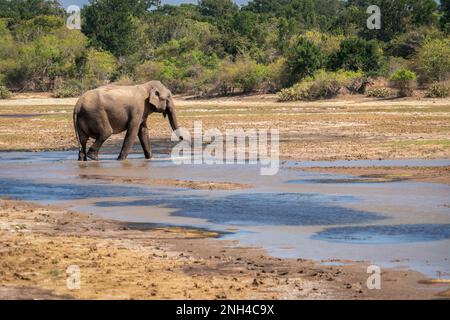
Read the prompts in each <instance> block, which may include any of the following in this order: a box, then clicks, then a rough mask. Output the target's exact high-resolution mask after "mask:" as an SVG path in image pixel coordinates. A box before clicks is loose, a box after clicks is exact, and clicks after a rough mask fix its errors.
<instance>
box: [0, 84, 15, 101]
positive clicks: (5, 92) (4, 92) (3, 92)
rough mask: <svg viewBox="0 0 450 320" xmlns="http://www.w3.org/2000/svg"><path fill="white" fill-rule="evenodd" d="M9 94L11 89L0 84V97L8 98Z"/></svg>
mask: <svg viewBox="0 0 450 320" xmlns="http://www.w3.org/2000/svg"><path fill="white" fill-rule="evenodd" d="M11 96H12V93H11V91H9V89H8V88H7V87H5V86H2V85H0V99H9V98H11Z"/></svg>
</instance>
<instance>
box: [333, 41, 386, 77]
mask: <svg viewBox="0 0 450 320" xmlns="http://www.w3.org/2000/svg"><path fill="white" fill-rule="evenodd" d="M382 55H383V54H382V50H381V49H380V48H379V46H378V44H377V42H376V41H373V40H372V41H366V40H364V39H360V38H351V39H344V40H343V41H342V42H341V44H340V48H339V51H338V52H337V53H336V54H334V56H333V57H331V58H330V63H329V64H330V67H331V69H333V70H337V69H345V70H353V71H357V70H362V71H364V72H366V73H376V72H378V71H379V70H380V69H381V67H382Z"/></svg>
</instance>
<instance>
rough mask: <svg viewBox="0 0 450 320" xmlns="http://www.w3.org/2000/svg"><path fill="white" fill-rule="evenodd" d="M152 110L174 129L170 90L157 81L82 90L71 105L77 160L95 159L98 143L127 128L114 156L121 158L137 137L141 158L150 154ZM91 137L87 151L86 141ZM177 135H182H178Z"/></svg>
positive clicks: (96, 157) (99, 145)
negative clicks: (166, 120) (139, 143)
mask: <svg viewBox="0 0 450 320" xmlns="http://www.w3.org/2000/svg"><path fill="white" fill-rule="evenodd" d="M153 112H159V113H163V115H164V117H166V116H167V117H168V118H169V122H170V125H171V127H172V130H174V131H175V130H177V129H178V123H177V119H176V116H175V106H174V104H173V100H172V93H171V92H170V90H169V89H167V88H166V87H165V86H164V85H163V84H162V83H161V82H159V81H150V82H147V83H144V84H141V85H136V86H118V85H108V86H104V87H100V88H97V89H94V90H90V91H87V92H86V93H85V94H83V95H82V96H81V97H80V99H79V100H78V102H77V104H76V105H75V109H74V112H73V121H74V126H75V131H76V134H77V137H78V141H79V144H80V152H79V155H78V160H79V161H86V160H87V158H90V159H93V160H98V152H99V150H100V148H101V146H102V144H103V143H104V142H105V141H106V140H107V139H108V138H109V137H110V136H111V135H113V134H117V133H121V132H123V131H127V133H126V136H125V140H124V142H123V146H122V150H121V151H120V155H119V158H118V159H117V160H125V159H126V158H127V156H128V153H129V152H130V149H131V147H132V146H133V144H134V142H135V139H136V136H138V137H139V141H140V142H141V145H142V149H143V150H144V154H145V158H147V159H150V158H151V157H152V151H151V147H150V139H149V136H148V128H147V117H148V115H149V114H151V113H153ZM89 138H93V139H95V142H94V143H93V144H92V146H91V148H90V149H89V152H87V153H86V143H87V141H88V139H89ZM180 139H183V137H181V136H180Z"/></svg>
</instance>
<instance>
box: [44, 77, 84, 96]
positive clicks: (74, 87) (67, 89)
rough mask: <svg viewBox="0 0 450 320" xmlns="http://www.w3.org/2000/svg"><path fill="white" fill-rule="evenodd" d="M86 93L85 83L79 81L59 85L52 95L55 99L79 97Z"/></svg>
mask: <svg viewBox="0 0 450 320" xmlns="http://www.w3.org/2000/svg"><path fill="white" fill-rule="evenodd" d="M83 92H84V86H83V83H82V82H80V81H78V80H74V79H72V80H69V81H67V82H64V83H62V84H60V85H58V86H57V87H56V88H55V89H54V90H53V93H52V96H53V97H54V98H71V97H78V96H80V95H81V94H82V93H83Z"/></svg>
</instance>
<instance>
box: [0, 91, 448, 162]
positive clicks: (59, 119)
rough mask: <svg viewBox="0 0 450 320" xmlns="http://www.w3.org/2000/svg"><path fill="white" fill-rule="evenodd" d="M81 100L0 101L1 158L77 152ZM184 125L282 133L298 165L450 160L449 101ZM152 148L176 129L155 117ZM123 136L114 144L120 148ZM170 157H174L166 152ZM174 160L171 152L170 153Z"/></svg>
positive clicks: (250, 101) (209, 104)
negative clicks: (10, 153) (7, 153)
mask: <svg viewBox="0 0 450 320" xmlns="http://www.w3.org/2000/svg"><path fill="white" fill-rule="evenodd" d="M75 102H76V99H74V98H70V99H53V98H48V96H47V95H45V94H44V95H42V96H39V94H27V95H19V96H17V97H15V98H14V99H10V100H0V150H66V149H73V148H76V147H77V143H76V139H75V134H74V131H73V124H72V110H73V106H74V104H75ZM176 105H177V109H178V112H177V113H178V118H179V122H180V124H181V125H182V126H183V127H186V128H188V129H190V130H191V129H192V127H193V122H194V121H202V124H203V129H204V130H206V129H209V128H218V129H219V130H220V131H222V132H223V133H224V132H225V129H239V128H242V129H244V130H245V129H249V128H256V129H263V128H266V129H271V128H274V129H278V130H279V132H280V156H281V158H283V159H295V160H335V159H407V158H422V159H437V158H448V157H449V156H450V99H417V98H408V99H390V100H377V99H371V98H365V97H363V96H346V97H341V98H339V99H333V100H324V101H316V102H291V103H280V102H277V100H276V96H274V95H259V96H247V97H245V96H244V97H227V98H216V99H209V100H193V99H190V98H189V97H178V99H177V100H176ZM149 128H150V135H151V139H152V140H153V143H155V144H156V143H162V144H165V145H166V147H169V146H170V144H169V140H170V128H169V124H168V123H167V120H165V119H163V117H162V116H161V115H159V114H153V115H151V116H150V117H149ZM122 138H123V136H122V135H116V136H114V137H112V138H111V139H110V140H112V141H118V140H121V139H122ZM166 151H167V150H166ZM167 152H168V151H167Z"/></svg>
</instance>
